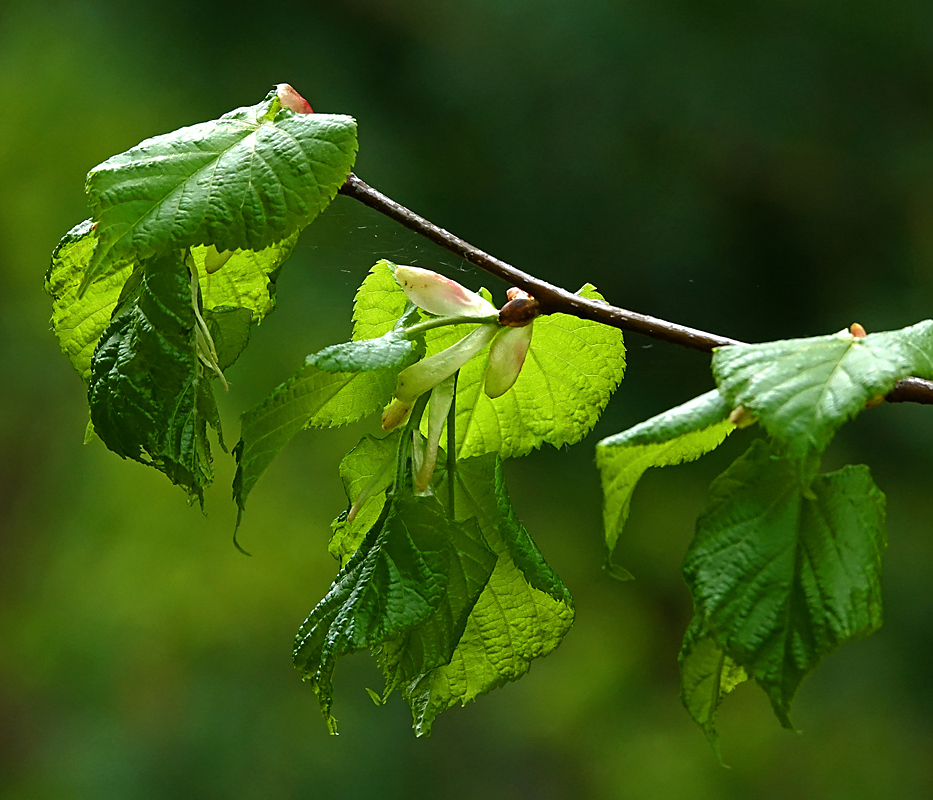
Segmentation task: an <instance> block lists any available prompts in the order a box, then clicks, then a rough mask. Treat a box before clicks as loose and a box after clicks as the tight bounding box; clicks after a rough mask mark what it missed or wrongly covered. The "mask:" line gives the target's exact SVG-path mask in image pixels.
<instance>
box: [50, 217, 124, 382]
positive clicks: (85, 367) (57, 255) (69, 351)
mask: <svg viewBox="0 0 933 800" xmlns="http://www.w3.org/2000/svg"><path fill="white" fill-rule="evenodd" d="M96 244H97V235H96V233H95V232H94V221H93V220H90V219H86V220H84V222H81V223H78V224H77V225H75V226H74V227H73V228H72V229H71V230H70V231H68V233H66V234H65V235H64V237H63V238H62V240H61V241H60V242H59V243H58V246H57V247H56V248H55V250H54V251H53V252H52V263H51V265H50V266H49V269H48V272H46V274H45V291H46V292H47V293H48V294H49V295H51V297H52V330H54V331H55V335H56V336H57V337H58V341H59V344H60V345H61V348H62V352H63V353H64V354H65V355H66V356H68V358H69V360H70V361H71V363H72V365H73V366H74V368H75V369H76V370H78V373H79V374H80V375H81V377H82V378H83V379H84V380H85V381H87V380H88V378H90V377H91V356H92V355H94V348H95V347H97V342H98V340H99V339H100V335H101V334H102V333H103V332H104V328H106V327H107V326H108V325H109V324H110V317H111V315H112V314H113V309H114V308H115V307H116V305H117V299H118V298H119V297H120V291H121V290H122V289H123V285H124V284H125V283H126V280H127V278H129V276H130V273H131V272H132V271H133V265H132V264H124V265H123V266H122V267H120V268H119V269H117V270H114V271H113V272H111V273H109V274H107V275H103V276H100V277H99V278H98V279H97V280H95V281H93V282H91V283H90V284H89V285H88V286H87V290H86V291H85V292H84V295H83V296H80V297H79V294H78V287H80V286H81V281H82V280H83V279H84V274H85V270H86V269H87V265H88V262H89V261H90V258H91V253H92V252H93V251H94V245H96Z"/></svg>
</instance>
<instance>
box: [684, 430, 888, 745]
mask: <svg viewBox="0 0 933 800" xmlns="http://www.w3.org/2000/svg"><path fill="white" fill-rule="evenodd" d="M885 544H886V537H885V529H884V495H883V494H882V493H881V491H880V490H879V489H878V488H877V487H876V486H875V484H874V482H873V481H872V479H871V476H870V475H869V472H868V469H867V467H863V466H858V467H856V466H848V467H844V468H843V469H841V470H839V471H838V472H834V473H831V474H829V475H819V476H817V477H815V478H813V479H812V482H811V483H810V484H809V486H807V487H805V486H804V485H802V483H801V480H800V475H799V469H798V465H797V464H796V463H795V462H793V461H790V460H788V459H785V458H779V457H777V456H775V455H774V454H773V452H772V449H771V448H769V447H768V446H767V445H765V443H764V442H762V441H756V442H754V443H753V445H752V447H751V448H750V449H749V450H748V451H747V452H746V453H745V455H743V456H741V457H740V458H739V459H737V460H736V461H735V462H734V463H733V464H732V466H731V467H729V469H727V470H726V471H725V472H724V473H723V474H722V475H720V476H719V477H718V478H717V479H716V480H715V481H714V482H713V484H712V486H711V487H710V493H709V498H708V500H707V503H706V506H705V508H704V509H703V511H702V512H701V514H700V517H699V518H698V520H697V532H696V537H695V538H694V540H693V542H692V543H691V545H690V548H689V550H688V552H687V555H686V558H685V560H684V568H683V569H684V577H685V578H686V581H687V584H688V586H689V587H690V591H691V593H692V595H693V603H694V608H695V609H696V614H697V617H698V618H699V619H700V620H702V624H703V625H704V627H705V628H706V630H708V631H709V632H710V635H711V636H712V637H713V639H714V641H715V643H716V644H717V645H718V646H719V647H720V648H722V650H723V651H724V652H725V653H726V654H727V655H728V656H729V657H730V658H732V659H733V660H734V661H735V662H736V663H737V664H739V665H741V666H742V667H744V668H745V670H746V671H747V672H748V674H749V675H750V676H751V677H753V678H755V680H756V681H757V682H758V683H759V684H760V685H761V687H762V688H763V689H764V690H765V691H766V692H767V694H768V696H769V698H770V700H771V705H772V707H773V708H774V711H775V713H776V714H777V716H778V719H779V720H780V721H781V723H782V724H783V725H785V726H786V727H791V723H790V719H789V716H788V714H789V710H790V704H791V700H792V699H793V697H794V693H795V692H796V691H797V687H798V686H799V684H800V682H801V680H803V678H804V676H806V674H807V673H809V672H810V671H811V670H813V669H814V668H815V667H816V665H817V664H818V663H819V661H820V659H821V658H822V657H823V656H825V655H827V654H828V653H831V652H832V651H833V650H835V649H836V648H837V647H838V646H839V645H840V644H842V643H843V642H846V641H849V640H851V639H856V638H862V637H865V636H868V635H869V634H870V633H872V632H873V631H875V630H876V629H877V628H878V627H879V626H880V625H881V562H882V554H883V551H884V547H885Z"/></svg>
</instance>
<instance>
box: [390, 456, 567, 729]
mask: <svg viewBox="0 0 933 800" xmlns="http://www.w3.org/2000/svg"><path fill="white" fill-rule="evenodd" d="M439 467H440V465H439ZM501 470H502V465H501V461H499V459H498V458H497V457H496V456H494V455H487V456H485V457H482V458H476V459H469V460H466V461H460V462H458V465H457V478H456V484H455V486H456V497H455V503H456V514H457V519H470V518H474V519H475V520H476V521H477V522H478V523H479V526H480V530H481V531H482V533H483V536H484V538H485V540H486V542H487V543H488V544H489V546H490V547H491V549H492V550H493V552H494V553H495V554H496V555H497V556H498V560H497V561H496V565H495V568H494V569H493V571H492V575H491V576H490V578H489V582H488V583H487V584H486V588H485V589H484V590H483V592H482V594H481V595H480V598H479V600H478V601H477V602H476V605H475V606H474V607H473V611H472V612H471V614H470V616H469V618H468V620H467V624H466V627H465V629H464V632H463V636H462V638H461V639H460V643H459V644H458V645H457V648H456V649H455V650H454V653H453V656H452V658H451V660H450V663H449V664H447V665H445V666H441V667H438V668H436V669H433V670H431V671H430V672H427V673H425V674H424V675H422V676H420V677H419V678H418V679H417V680H415V681H413V682H412V683H411V684H409V686H407V687H405V689H404V694H405V698H406V700H408V702H409V704H410V705H411V708H412V715H413V717H414V728H415V732H416V733H417V734H418V735H419V736H422V735H427V734H430V732H431V727H432V725H433V722H434V719H435V718H436V717H437V715H438V714H440V713H441V712H442V711H445V710H446V709H448V708H451V707H452V706H454V705H457V704H458V703H459V704H460V705H466V703H468V702H470V701H472V700H475V699H476V698H477V697H478V696H479V695H481V694H485V693H486V692H489V691H492V690H493V689H495V688H497V687H499V686H502V685H504V684H506V683H508V682H509V681H514V680H517V679H518V678H520V677H521V676H522V675H524V674H525V673H526V672H527V671H528V669H529V668H530V666H531V662H532V661H533V660H534V659H535V658H540V657H542V656H546V655H547V654H548V653H550V652H552V651H553V650H554V648H556V647H557V646H558V645H559V644H560V642H561V640H562V639H563V637H564V634H566V633H567V631H568V630H569V629H570V626H571V625H572V623H573V605H572V602H571V598H570V593H569V592H568V591H567V590H566V588H564V586H563V584H562V583H561V582H560V579H559V578H558V577H557V575H556V574H555V573H554V571H553V570H552V569H551V568H550V567H549V566H548V565H547V562H546V561H545V560H544V557H543V556H542V555H541V553H540V551H539V550H538V549H537V547H535V545H534V543H533V542H532V540H531V538H530V537H529V536H528V533H527V531H525V529H524V527H523V526H522V524H521V522H520V521H519V520H518V518H517V516H516V515H515V512H514V511H513V510H512V508H511V504H510V502H509V498H508V493H507V492H506V489H505V484H504V481H503V479H502V471H501ZM441 471H442V470H441ZM445 480H446V479H445ZM436 491H437V493H438V496H440V497H444V496H446V485H445V484H444V485H441V484H439V485H438V486H437V489H436ZM536 587H538V588H536Z"/></svg>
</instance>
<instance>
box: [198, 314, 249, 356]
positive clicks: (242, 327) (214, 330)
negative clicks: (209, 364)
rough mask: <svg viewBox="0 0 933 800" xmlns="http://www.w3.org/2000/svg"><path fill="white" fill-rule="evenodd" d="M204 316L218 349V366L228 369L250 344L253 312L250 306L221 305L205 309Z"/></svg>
mask: <svg viewBox="0 0 933 800" xmlns="http://www.w3.org/2000/svg"><path fill="white" fill-rule="evenodd" d="M203 316H204V321H205V322H206V323H207V329H208V331H210V334H211V339H212V340H213V342H214V349H215V350H216V351H217V366H218V367H220V369H221V370H226V369H227V368H228V367H231V366H233V364H234V363H235V362H236V360H237V359H238V358H239V357H240V355H241V354H242V352H243V351H244V350H245V349H246V345H247V344H249V333H250V327H251V323H252V314H251V313H250V310H249V309H248V308H242V307H230V306H227V307H224V306H220V307H218V308H212V309H205V311H204V315H203Z"/></svg>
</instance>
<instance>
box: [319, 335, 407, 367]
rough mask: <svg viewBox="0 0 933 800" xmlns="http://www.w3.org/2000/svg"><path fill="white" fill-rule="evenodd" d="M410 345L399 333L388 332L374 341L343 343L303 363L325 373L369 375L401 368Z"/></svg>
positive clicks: (405, 360) (364, 340) (325, 349)
mask: <svg viewBox="0 0 933 800" xmlns="http://www.w3.org/2000/svg"><path fill="white" fill-rule="evenodd" d="M414 347H415V345H414V342H411V341H409V340H408V339H406V338H405V335H404V333H403V332H402V331H401V330H391V331H389V332H388V333H387V334H385V335H383V336H380V337H379V338H378V339H363V340H362V341H359V342H344V343H343V344H335V345H331V346H330V347H325V348H324V349H323V350H321V351H320V352H318V353H315V354H314V355H312V356H308V358H307V359H306V361H305V363H306V364H313V365H314V366H316V367H318V368H319V369H322V370H324V371H325V372H370V371H372V370H374V369H386V368H387V367H404V366H405V365H406V364H408V363H410V361H411V356H412V354H413V353H414Z"/></svg>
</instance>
